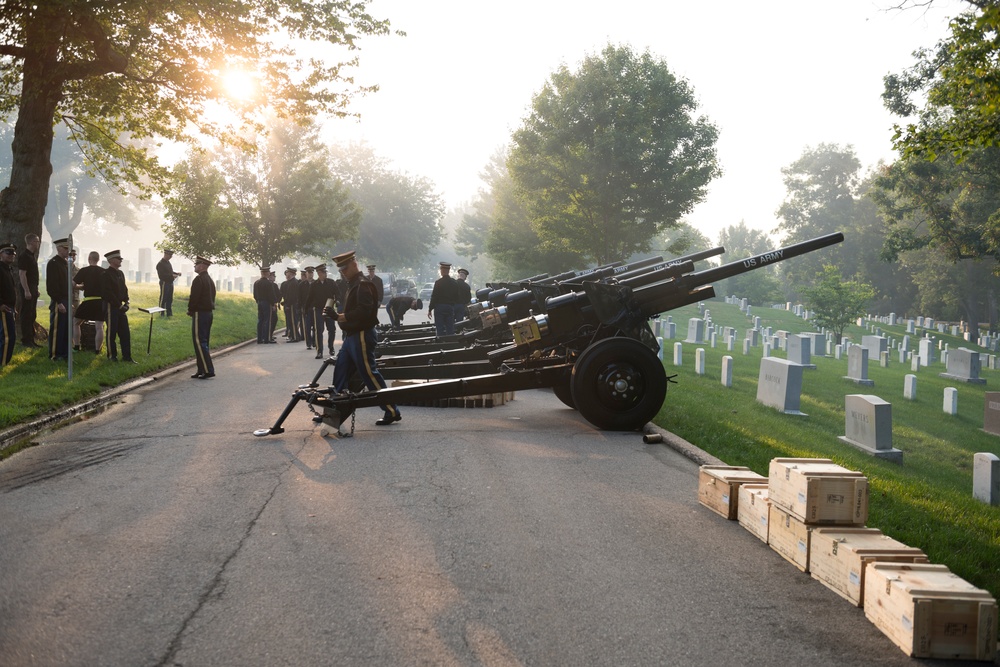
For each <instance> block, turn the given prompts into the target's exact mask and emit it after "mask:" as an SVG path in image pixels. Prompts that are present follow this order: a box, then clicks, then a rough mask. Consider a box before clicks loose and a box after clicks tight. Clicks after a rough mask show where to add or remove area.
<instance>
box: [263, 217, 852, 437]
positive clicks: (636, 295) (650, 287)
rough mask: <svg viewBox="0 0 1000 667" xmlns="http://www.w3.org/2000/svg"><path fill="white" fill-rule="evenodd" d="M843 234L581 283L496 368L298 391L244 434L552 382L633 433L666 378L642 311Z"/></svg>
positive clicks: (551, 303) (607, 422) (514, 329)
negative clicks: (304, 414)
mask: <svg viewBox="0 0 1000 667" xmlns="http://www.w3.org/2000/svg"><path fill="white" fill-rule="evenodd" d="M843 240H844V236H843V234H840V233H836V234H829V235H827V236H823V237H819V238H817V239H812V240H811V241H804V242H802V243H797V244H794V245H791V246H788V247H785V248H779V249H777V250H773V251H769V252H766V253H762V254H760V255H756V256H754V257H748V258H746V259H743V260H739V261H737V262H731V263H729V264H724V265H722V266H719V267H716V268H712V269H706V270H704V271H697V272H687V273H683V272H681V273H676V274H675V275H672V276H670V277H668V278H665V279H663V280H659V281H657V282H653V283H650V284H642V285H641V286H639V287H637V288H635V289H633V287H631V286H629V285H628V284H614V283H613V282H608V283H600V282H592V283H586V284H584V286H583V291H575V292H569V293H567V294H562V295H560V296H557V297H554V298H549V299H547V300H546V303H545V306H546V310H545V313H542V314H537V315H532V316H530V317H527V318H523V319H521V320H518V321H515V322H512V323H511V324H510V329H511V333H512V335H513V339H514V344H513V345H509V346H506V347H504V348H500V349H498V350H494V351H492V352H490V353H489V354H488V360H489V362H490V363H491V364H493V367H494V368H496V369H497V370H496V372H493V373H486V374H481V375H471V376H467V377H461V378H455V379H446V380H439V381H436V382H428V383H425V384H420V385H412V386H405V387H392V388H389V389H381V390H378V391H362V392H360V393H351V392H348V393H345V394H336V393H335V392H334V391H333V390H332V389H331V388H327V389H302V388H300V389H297V390H296V391H295V392H294V393H293V395H292V398H291V400H290V401H289V403H288V405H287V406H286V408H285V410H284V411H283V412H282V413H281V415H280V416H279V418H278V420H277V421H276V422H275V424H274V425H273V426H272V427H270V428H263V429H258V430H257V431H254V435H257V436H264V435H270V434H277V433H282V432H283V431H284V429H283V427H282V424H283V423H284V421H285V420H286V419H287V417H288V416H289V414H290V413H291V411H292V409H293V408H294V407H295V405H296V404H297V403H299V402H300V401H305V402H307V403H309V404H310V405H312V406H313V407H314V408H319V409H320V410H321V411H322V415H321V417H322V421H323V422H324V423H326V424H328V425H330V426H333V427H335V428H337V429H339V428H340V425H341V424H342V423H344V421H345V420H346V419H347V418H349V417H350V416H351V415H352V414H353V412H354V411H355V410H356V409H357V408H363V407H374V406H377V405H382V404H385V403H408V402H413V401H418V400H435V399H444V398H458V397H462V396H473V395H477V394H483V393H490V392H496V391H517V390H523V389H534V388H540V387H550V388H552V390H553V391H554V392H555V394H556V396H558V397H559V398H560V400H562V401H563V402H564V403H565V404H567V405H569V406H570V407H574V408H576V409H577V410H578V411H579V412H580V414H581V415H582V416H583V417H584V418H585V419H586V420H587V421H589V422H590V423H591V424H593V425H594V426H597V427H598V428H601V429H605V430H618V431H627V430H635V429H639V428H641V427H642V426H644V425H645V424H646V423H647V422H648V421H649V420H650V419H652V418H653V417H654V416H655V415H656V413H657V412H658V411H659V410H660V408H661V406H662V405H663V401H664V399H665V397H666V392H667V384H668V382H669V381H670V380H669V379H668V378H667V376H666V373H665V371H664V367H663V362H662V361H660V359H659V358H658V357H657V354H656V353H657V351H658V349H659V346H658V344H657V343H656V340H655V338H654V337H653V335H652V332H651V331H650V330H649V325H648V319H649V318H650V317H653V316H654V315H657V314H659V313H661V312H664V311H667V310H671V309H673V308H679V307H681V306H684V305H687V304H690V303H695V302H697V301H699V300H702V299H707V298H711V297H713V296H714V295H715V292H714V290H713V288H712V287H711V282H713V281H716V280H722V279H724V278H729V277H731V276H735V275H739V274H741V273H746V272H748V271H754V270H756V269H760V268H764V267H765V266H770V265H771V264H774V263H776V262H780V261H783V260H786V259H791V258H793V257H796V256H799V255H803V254H805V253H808V252H813V251H815V250H819V249H822V248H825V247H827V246H830V245H833V244H835V243H840V242H842V241H843ZM679 270H680V269H679ZM681 271H682V270H681ZM633 284H636V283H633ZM474 363H476V364H481V363H482V362H478V361H477V362H474Z"/></svg>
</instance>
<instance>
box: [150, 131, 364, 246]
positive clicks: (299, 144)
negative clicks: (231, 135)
mask: <svg viewBox="0 0 1000 667" xmlns="http://www.w3.org/2000/svg"><path fill="white" fill-rule="evenodd" d="M217 163H218V166H217V169H216V170H215V171H214V172H205V177H204V178H203V181H202V183H203V184H204V185H205V186H206V187H207V188H208V189H209V191H210V192H212V191H214V192H215V193H216V197H217V199H216V202H215V203H216V206H217V207H218V210H219V211H226V213H225V215H222V214H221V213H220V216H221V217H220V218H219V219H220V221H221V220H234V221H235V222H236V223H237V234H238V236H237V239H236V243H235V245H233V238H232V235H231V234H227V235H226V236H225V238H226V239H227V243H229V244H230V245H231V247H230V248H229V250H228V251H227V252H224V253H223V255H222V256H223V257H225V258H227V259H226V260H225V261H232V259H238V260H242V261H244V262H248V263H252V264H260V265H270V264H273V263H274V262H277V261H278V260H280V259H281V258H283V257H289V256H293V255H296V254H299V253H301V252H304V251H309V250H312V249H314V248H318V247H326V246H327V245H333V244H335V243H337V242H338V241H340V240H343V239H347V238H353V237H355V236H356V235H357V228H358V222H359V220H360V217H361V214H360V211H359V209H358V206H357V205H356V204H355V203H354V202H353V201H352V200H351V198H350V194H349V193H348V191H347V188H345V187H344V186H343V184H342V183H340V181H338V180H337V179H336V178H334V177H333V175H332V174H331V173H330V169H329V166H328V164H327V154H326V147H325V146H323V145H322V144H321V143H320V142H319V140H318V138H317V131H316V128H315V126H313V125H312V124H310V123H303V124H298V123H293V122H290V121H287V120H286V121H280V120H275V121H274V122H273V124H272V125H271V131H270V133H269V134H267V135H265V136H263V137H261V145H259V146H258V147H257V148H256V150H255V151H253V152H246V151H242V150H240V149H237V148H232V147H230V148H223V149H221V151H220V153H219V154H218V158H217ZM219 176H221V177H222V180H223V183H222V184H221V185H220V184H219V183H218V177H219ZM198 201H202V200H201V199H198ZM185 213H188V212H187V211H186V210H184V209H177V208H173V209H170V210H169V214H170V215H169V218H170V223H169V224H168V225H165V226H164V231H165V232H166V233H167V243H170V244H174V239H175V238H178V239H183V238H199V236H200V231H199V230H198V229H196V227H197V225H198V224H201V223H202V222H203V220H202V213H201V209H200V208H197V209H195V211H193V212H191V213H192V214H185ZM233 213H235V214H236V217H235V218H233V217H232V216H233ZM176 245H177V246H178V247H177V248H176V249H180V248H181V247H186V245H185V246H181V245H179V244H176ZM201 252H204V251H201ZM217 259H218V258H217ZM223 263H224V262H223Z"/></svg>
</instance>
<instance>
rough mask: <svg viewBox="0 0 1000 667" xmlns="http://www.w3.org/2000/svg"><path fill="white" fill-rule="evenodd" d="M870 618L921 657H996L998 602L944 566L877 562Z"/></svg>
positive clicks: (869, 584)
mask: <svg viewBox="0 0 1000 667" xmlns="http://www.w3.org/2000/svg"><path fill="white" fill-rule="evenodd" d="M865 616H867V617H868V620H870V621H871V622H872V623H874V624H875V625H876V626H877V627H878V629H879V630H881V631H882V632H884V633H885V635H886V636H887V637H889V639H891V640H892V641H893V643H894V644H896V645H897V646H898V647H899V648H901V649H903V652H904V653H906V654H907V655H909V656H913V657H915V658H951V659H960V660H984V661H993V660H994V659H995V658H996V654H997V603H996V600H994V599H993V597H992V596H991V595H990V594H989V593H987V592H986V591H984V590H981V589H979V588H976V587H975V586H973V585H972V584H970V583H968V582H967V581H965V580H964V579H962V578H960V577H959V576H957V575H955V574H952V573H951V572H950V571H949V570H948V568H947V567H946V566H944V565H932V564H919V563H914V564H910V565H907V564H902V563H871V564H870V565H869V566H868V571H867V573H866V575H865Z"/></svg>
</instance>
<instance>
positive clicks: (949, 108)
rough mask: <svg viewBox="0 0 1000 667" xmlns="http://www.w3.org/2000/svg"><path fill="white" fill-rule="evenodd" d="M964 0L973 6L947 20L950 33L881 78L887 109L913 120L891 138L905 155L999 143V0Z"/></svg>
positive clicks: (963, 151) (962, 152)
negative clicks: (908, 64)
mask: <svg viewBox="0 0 1000 667" xmlns="http://www.w3.org/2000/svg"><path fill="white" fill-rule="evenodd" d="M967 2H968V4H969V5H972V7H971V8H969V11H967V12H964V13H962V14H961V15H959V16H957V17H956V18H954V19H953V20H952V21H951V24H950V29H951V35H950V36H949V37H947V38H946V39H944V40H942V41H941V42H939V43H938V44H937V46H936V47H935V48H933V49H922V50H920V51H917V52H916V53H914V57H915V58H916V63H915V64H914V65H913V66H912V67H911V68H909V69H907V70H906V71H904V72H902V73H900V74H890V75H888V76H886V77H885V79H884V83H885V90H884V92H883V94H882V99H883V101H884V102H885V105H886V107H887V108H888V109H889V110H890V111H892V112H893V113H895V114H896V115H898V116H901V117H903V118H909V119H911V120H910V121H909V122H907V123H906V124H905V125H903V126H900V125H897V126H896V134H895V137H894V139H893V141H894V143H895V146H896V148H897V150H899V151H900V152H901V153H902V154H903V155H904V156H906V157H924V158H928V159H934V157H935V156H937V155H940V154H951V155H952V156H955V157H961V156H964V155H966V154H967V153H968V152H969V151H970V150H973V149H976V148H984V147H989V146H996V145H997V144H998V143H1000V106H998V105H997V100H998V99H1000V2H997V1H996V0H967ZM904 4H906V3H904ZM914 4H920V3H917V2H914Z"/></svg>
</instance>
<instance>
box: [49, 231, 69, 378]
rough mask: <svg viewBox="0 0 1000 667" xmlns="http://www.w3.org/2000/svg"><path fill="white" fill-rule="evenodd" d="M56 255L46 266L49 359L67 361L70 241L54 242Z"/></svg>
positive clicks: (58, 240) (59, 240) (60, 240)
mask: <svg viewBox="0 0 1000 667" xmlns="http://www.w3.org/2000/svg"><path fill="white" fill-rule="evenodd" d="M53 244H54V245H55V247H56V254H55V255H54V256H53V257H52V259H50V260H49V263H48V264H46V265H45V293H46V294H48V295H49V358H51V359H52V360H53V361H65V360H66V356H67V355H68V354H69V264H68V262H67V261H66V258H67V257H69V239H57V240H56V241H53Z"/></svg>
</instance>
